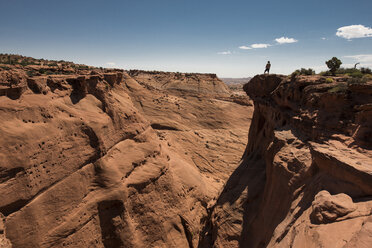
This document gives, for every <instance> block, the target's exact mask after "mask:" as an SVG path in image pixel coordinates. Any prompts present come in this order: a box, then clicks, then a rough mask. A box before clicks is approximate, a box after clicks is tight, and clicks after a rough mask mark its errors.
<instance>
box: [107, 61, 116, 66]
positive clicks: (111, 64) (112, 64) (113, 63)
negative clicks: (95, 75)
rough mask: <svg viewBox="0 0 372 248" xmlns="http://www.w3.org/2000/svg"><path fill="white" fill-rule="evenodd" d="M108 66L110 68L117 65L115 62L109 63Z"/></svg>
mask: <svg viewBox="0 0 372 248" xmlns="http://www.w3.org/2000/svg"><path fill="white" fill-rule="evenodd" d="M106 65H108V66H115V65H116V64H115V62H107V63H106Z"/></svg>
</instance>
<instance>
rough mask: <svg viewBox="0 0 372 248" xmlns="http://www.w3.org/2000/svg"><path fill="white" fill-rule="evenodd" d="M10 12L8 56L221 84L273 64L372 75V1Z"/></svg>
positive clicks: (159, 2) (102, 4)
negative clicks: (191, 76)
mask: <svg viewBox="0 0 372 248" xmlns="http://www.w3.org/2000/svg"><path fill="white" fill-rule="evenodd" d="M0 9H1V15H0V52H1V53H16V54H22V55H26V56H32V57H35V58H46V59H58V60H60V59H64V60H68V61H74V62H76V63H84V64H88V65H94V66H103V67H117V68H123V69H145V70H163V71H181V72H213V73H217V75H218V76H220V77H247V76H253V75H255V74H258V73H262V72H263V70H264V67H265V64H266V62H267V60H270V61H271V63H272V68H271V71H272V72H273V73H283V74H288V73H291V72H292V71H294V70H295V69H298V68H301V67H306V68H308V67H311V68H314V69H315V70H316V71H317V72H319V71H320V70H325V69H326V67H325V64H324V62H325V60H327V59H329V58H331V57H333V56H336V57H338V58H340V59H341V60H342V61H343V63H344V65H346V66H350V65H352V64H354V63H355V62H361V65H362V66H369V67H372V37H371V36H372V30H371V27H372V14H371V10H372V1H370V0H363V1H360V0H354V1H350V0H348V1H344V0H338V1H333V0H332V1H325V0H322V1H318V0H313V1H299V0H297V1H292V0H291V1H277V0H276V1H275V0H266V1H240V0H239V1H237V0H230V1H220V0H214V1H211V0H199V1H194V0H188V1H179V0H136V1H133V0H132V1H128V0H122V1H118V0H111V1H110V0H106V1H103V0H100V1H98V0H90V1H83V0H74V1H72V0H64V1H57V0H48V1H47V0H45V1H41V0H33V1H30V0H12V1H10V0H0ZM340 28H341V29H340ZM336 32H338V35H336ZM280 38H281V39H280ZM276 39H278V40H276Z"/></svg>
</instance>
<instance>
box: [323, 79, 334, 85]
mask: <svg viewBox="0 0 372 248" xmlns="http://www.w3.org/2000/svg"><path fill="white" fill-rule="evenodd" d="M325 82H326V83H328V84H331V83H333V78H326V80H325Z"/></svg>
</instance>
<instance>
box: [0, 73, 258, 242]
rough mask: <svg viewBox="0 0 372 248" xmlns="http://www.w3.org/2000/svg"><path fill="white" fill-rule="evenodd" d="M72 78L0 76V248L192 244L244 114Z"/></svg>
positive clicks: (220, 103) (126, 83)
mask: <svg viewBox="0 0 372 248" xmlns="http://www.w3.org/2000/svg"><path fill="white" fill-rule="evenodd" d="M56 73H57V72H56ZM78 73H79V74H71V75H63V74H57V75H41V76H33V77H29V76H28V75H27V74H26V73H25V71H24V70H23V69H22V68H19V67H16V68H14V69H10V70H0V120H1V124H2V125H1V126H0V137H1V139H0V213H1V214H0V247H11V246H12V247H13V248H14V247H197V246H198V244H199V237H200V233H202V229H203V226H204V224H205V223H206V222H207V217H208V211H209V207H210V206H211V205H213V204H214V201H215V199H216V198H217V196H218V195H219V193H220V191H221V190H222V187H223V185H224V183H225V182H226V180H227V178H228V176H229V175H230V174H231V172H232V171H234V170H235V168H236V165H238V162H239V160H240V158H241V155H242V153H243V151H244V148H245V146H246V140H247V136H248V129H247V126H248V125H249V123H250V118H251V113H252V111H251V107H249V106H247V105H245V104H243V105H242V104H237V103H234V102H233V101H232V100H228V101H227V100H226V99H222V100H221V99H218V98H217V96H220V94H219V92H217V91H216V92H213V91H211V89H212V88H209V87H210V86H209V84H208V82H209V81H208V80H207V78H209V77H210V76H209V75H206V76H203V75H197V76H195V77H200V78H203V77H205V79H203V80H205V82H204V81H202V80H200V81H198V82H199V83H200V88H203V87H204V86H203V85H204V84H208V86H205V87H206V88H207V89H208V90H209V92H208V95H209V96H206V94H204V93H202V92H199V91H195V92H192V94H186V93H187V91H184V88H182V87H181V88H180V89H177V88H176V86H174V87H173V88H172V90H173V91H174V92H182V93H181V94H171V93H170V91H168V90H167V89H163V88H161V87H159V88H155V87H153V86H151V84H146V83H143V82H141V84H140V83H138V82H137V81H136V80H135V79H133V78H132V77H131V76H129V75H128V74H127V73H126V72H123V71H113V72H107V71H106V72H105V70H90V71H89V70H86V69H84V71H78ZM168 76H169V75H168ZM169 77H172V76H169ZM152 80H153V81H156V80H155V78H154V79H152ZM213 82H220V81H219V80H218V79H213ZM213 82H212V83H210V84H211V85H213V84H214V83H213ZM222 84H223V83H222ZM222 88H224V87H223V86H222ZM212 90H213V89H212ZM185 92H186V93H185ZM225 93H226V92H225Z"/></svg>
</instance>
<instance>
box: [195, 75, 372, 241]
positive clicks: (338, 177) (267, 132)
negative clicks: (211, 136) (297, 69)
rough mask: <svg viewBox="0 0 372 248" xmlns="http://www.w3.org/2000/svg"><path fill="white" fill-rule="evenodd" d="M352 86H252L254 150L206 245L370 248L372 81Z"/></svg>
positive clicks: (309, 81)
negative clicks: (371, 118) (371, 106)
mask: <svg viewBox="0 0 372 248" xmlns="http://www.w3.org/2000/svg"><path fill="white" fill-rule="evenodd" d="M346 80H347V79H346V78H335V79H334V83H330V84H329V83H326V81H325V78H323V77H319V76H312V77H297V78H287V77H284V76H280V75H260V76H256V77H255V78H253V79H252V80H251V81H250V82H249V83H248V84H246V85H245V86H244V89H245V90H246V92H247V94H248V95H249V96H250V97H251V98H252V99H253V101H254V108H255V110H254V114H253V119H252V124H251V127H250V131H249V139H248V146H247V148H246V151H245V154H244V157H243V161H242V163H241V164H240V166H239V167H238V168H237V170H236V171H235V172H233V174H232V175H231V177H230V178H229V179H228V181H227V183H226V186H225V188H224V190H223V192H222V194H221V195H220V197H219V198H218V200H217V203H216V205H215V206H214V207H213V211H212V213H211V214H210V226H209V227H208V228H206V231H205V235H204V237H203V238H202V244H203V245H204V247H212V246H214V247H332V248H333V247H344V246H345V247H368V245H367V243H371V241H372V236H371V235H370V225H369V223H371V209H372V200H371V197H372V163H371V161H372V149H371V148H372V143H371V140H372V139H371V136H370V135H371V133H372V126H371V123H372V122H371V120H370V116H372V115H371V112H370V107H369V106H370V104H371V102H372V95H371V89H372V82H367V83H366V84H363V85H354V84H352V85H350V84H347V83H346ZM361 89H363V90H361ZM362 116H363V117H362ZM359 239H360V240H361V241H360V242H358V240H359Z"/></svg>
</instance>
